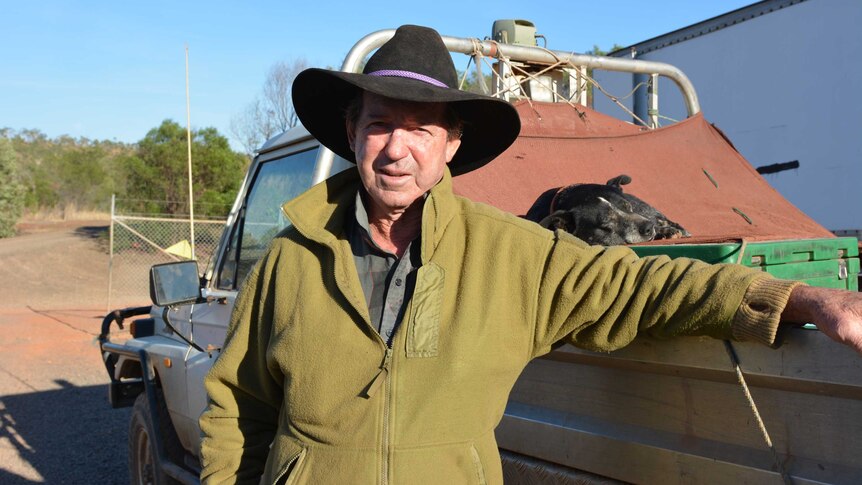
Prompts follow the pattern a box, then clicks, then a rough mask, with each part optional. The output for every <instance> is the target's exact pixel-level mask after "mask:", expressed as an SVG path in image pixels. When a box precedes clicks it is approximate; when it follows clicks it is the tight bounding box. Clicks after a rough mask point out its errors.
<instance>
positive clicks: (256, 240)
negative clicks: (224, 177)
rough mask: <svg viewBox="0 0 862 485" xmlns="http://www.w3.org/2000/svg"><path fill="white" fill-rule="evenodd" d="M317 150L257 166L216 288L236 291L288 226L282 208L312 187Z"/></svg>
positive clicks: (294, 154) (288, 222)
mask: <svg viewBox="0 0 862 485" xmlns="http://www.w3.org/2000/svg"><path fill="white" fill-rule="evenodd" d="M317 151H318V148H313V149H311V150H306V151H303V152H298V153H293V154H291V155H287V156H285V157H282V158H277V159H274V160H270V161H268V162H264V163H262V164H261V165H260V167H259V168H258V171H257V174H255V177H254V180H252V182H251V190H250V191H249V193H248V195H247V196H246V200H245V204H243V216H242V217H241V218H240V220H239V221H238V222H237V224H235V225H234V228H233V234H232V235H231V239H230V246H229V247H228V248H227V254H226V257H225V258H224V261H223V262H222V267H221V270H220V271H219V277H218V284H217V286H218V288H220V289H224V290H231V289H236V288H237V287H238V286H239V284H240V283H242V281H243V280H244V279H245V277H246V275H247V274H248V272H249V271H251V268H252V267H253V266H254V263H255V262H257V260H258V259H259V258H260V257H261V256H263V253H264V252H265V251H266V249H267V247H268V246H269V243H270V241H272V238H273V237H275V235H276V234H278V233H279V232H280V231H281V230H282V229H284V228H285V227H287V226H289V225H290V221H288V220H287V218H286V217H285V216H284V213H283V212H282V211H281V206H282V205H283V204H284V203H285V202H287V201H289V200H291V199H293V198H294V197H296V196H297V195H299V194H301V193H302V192H304V191H305V190H306V189H308V188H309V187H311V179H312V175H313V172H314V163H315V160H316V159H317Z"/></svg>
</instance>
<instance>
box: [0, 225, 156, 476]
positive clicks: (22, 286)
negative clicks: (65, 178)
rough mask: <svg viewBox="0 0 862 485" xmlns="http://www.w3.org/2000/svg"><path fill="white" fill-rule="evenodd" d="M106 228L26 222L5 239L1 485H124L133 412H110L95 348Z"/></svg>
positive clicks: (0, 270)
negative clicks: (15, 232) (127, 441)
mask: <svg viewBox="0 0 862 485" xmlns="http://www.w3.org/2000/svg"><path fill="white" fill-rule="evenodd" d="M106 229H107V228H106V223H105V222H103V221H102V222H95V223H87V222H76V223H51V224H49V223H45V224H30V225H25V226H24V231H25V234H23V235H21V236H18V237H15V238H9V239H0V348H2V349H3V350H2V352H0V483H4V484H28V483H100V484H101V483H105V484H110V483H118V484H119V483H128V471H127V463H128V458H127V448H126V438H127V435H128V431H127V428H128V420H129V415H130V412H129V409H128V408H127V409H119V410H114V409H111V408H110V405H109V404H108V400H107V382H108V377H107V373H106V372H105V369H104V367H103V365H102V362H101V359H100V357H99V351H98V346H97V343H96V341H95V338H96V336H97V335H98V334H99V330H100V326H101V320H102V317H103V315H104V313H105V306H106V304H105V302H106V288H107V265H108V255H107V252H106V251H105V250H104V249H103V246H104V244H103V243H101V242H100V241H101V239H100V237H99V235H100V234H101V233H104V231H106ZM141 299H143V300H144V301H143V302H142V303H146V296H145V295H141Z"/></svg>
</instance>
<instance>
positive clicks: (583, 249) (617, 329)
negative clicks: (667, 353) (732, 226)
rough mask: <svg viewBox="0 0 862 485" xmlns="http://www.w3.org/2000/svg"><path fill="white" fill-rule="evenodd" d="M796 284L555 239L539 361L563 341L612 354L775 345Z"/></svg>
mask: <svg viewBox="0 0 862 485" xmlns="http://www.w3.org/2000/svg"><path fill="white" fill-rule="evenodd" d="M797 284H799V283H797V282H792V281H784V280H777V279H774V278H772V276H770V275H768V274H766V273H764V272H761V271H758V270H755V269H752V268H747V267H744V266H741V265H736V264H717V265H712V264H706V263H703V262H701V261H696V260H692V259H687V258H677V259H670V258H668V257H667V256H656V257H644V258H638V256H637V255H636V254H635V253H634V252H633V251H631V250H630V249H629V248H626V247H610V248H602V247H598V246H589V245H587V244H585V243H583V242H582V241H580V240H578V239H576V238H574V237H573V236H571V235H569V234H567V233H565V232H561V231H557V233H556V236H555V239H554V241H553V243H552V245H551V248H550V251H549V253H548V257H547V261H546V264H545V268H544V270H543V272H542V275H541V279H540V283H539V290H538V294H537V306H536V328H535V339H534V344H533V356H534V357H535V356H539V355H542V354H545V353H547V352H549V351H550V349H551V345H553V344H554V343H556V342H558V341H566V342H568V343H571V344H573V345H575V346H578V347H582V348H585V349H589V350H595V351H603V352H608V351H611V350H615V349H618V348H621V347H624V346H626V345H627V344H629V343H630V342H631V341H632V340H633V339H634V338H635V336H636V335H637V334H638V333H646V334H648V335H651V336H653V337H658V338H667V337H673V336H679V335H709V336H712V337H715V338H724V339H727V338H737V339H755V340H759V341H761V342H763V343H767V344H769V343H771V342H772V340H773V339H774V337H775V332H776V329H777V327H778V320H779V317H780V315H781V311H782V310H783V308H784V306H785V305H786V303H787V299H788V298H789V296H790V292H791V290H792V289H793V287H794V286H795V285H797Z"/></svg>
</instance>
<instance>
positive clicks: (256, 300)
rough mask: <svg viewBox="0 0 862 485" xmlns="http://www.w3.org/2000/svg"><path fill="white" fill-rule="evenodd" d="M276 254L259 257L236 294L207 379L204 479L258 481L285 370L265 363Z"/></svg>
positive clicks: (275, 420)
mask: <svg viewBox="0 0 862 485" xmlns="http://www.w3.org/2000/svg"><path fill="white" fill-rule="evenodd" d="M277 262H278V257H277V255H274V254H273V253H272V252H270V253H269V254H268V255H267V256H265V257H264V258H262V259H261V261H259V262H258V264H257V265H256V266H255V268H254V269H253V270H252V272H251V273H250V274H249V276H248V277H247V278H246V280H245V282H244V283H243V287H242V289H241V291H240V293H239V295H238V296H237V299H236V304H235V306H234V310H233V314H232V315H231V320H230V324H229V326H228V331H227V337H226V339H225V344H224V347H223V348H222V350H221V353H220V355H219V356H218V358H217V359H216V361H215V363H214V364H213V367H212V369H210V372H209V374H207V376H206V379H205V381H204V383H205V386H206V390H207V395H208V397H209V404H208V406H207V409H206V410H205V411H204V413H203V414H202V415H201V418H200V426H201V432H202V438H203V439H202V442H201V465H202V467H203V469H202V472H201V481H202V482H203V483H259V481H260V477H261V475H262V474H263V472H264V467H265V464H266V459H267V456H268V454H269V446H270V444H271V443H272V440H273V437H274V436H275V433H276V430H277V427H278V415H279V411H280V408H281V403H282V401H283V388H282V382H283V376H282V375H281V374H280V372H279V371H278V369H277V368H276V367H274V366H269V365H268V364H267V355H266V353H267V345H268V342H269V337H270V332H271V328H272V316H273V307H274V303H275V301H274V300H275V283H274V282H275V280H276V278H275V275H274V271H275V270H276V265H277Z"/></svg>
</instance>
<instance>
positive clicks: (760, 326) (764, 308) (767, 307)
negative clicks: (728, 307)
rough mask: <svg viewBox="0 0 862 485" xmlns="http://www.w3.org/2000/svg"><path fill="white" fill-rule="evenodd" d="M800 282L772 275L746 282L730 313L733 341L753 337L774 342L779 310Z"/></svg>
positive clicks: (764, 341)
mask: <svg viewBox="0 0 862 485" xmlns="http://www.w3.org/2000/svg"><path fill="white" fill-rule="evenodd" d="M801 284H803V283H801V282H799V281H789V280H780V279H775V278H772V277H766V278H758V279H756V280H754V281H753V282H752V283H751V285H749V287H748V290H746V292H745V295H744V296H743V297H742V303H740V304H739V309H737V310H736V314H735V315H734V316H733V322H732V323H731V324H730V331H731V334H732V335H733V338H734V339H735V340H753V341H755V342H760V343H763V344H766V345H773V344H774V342H775V334H776V333H777V332H778V323H779V321H780V319H781V312H783V311H784V307H785V306H787V300H789V299H790V292H791V291H793V288H796V287H797V286H799V285H801Z"/></svg>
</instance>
